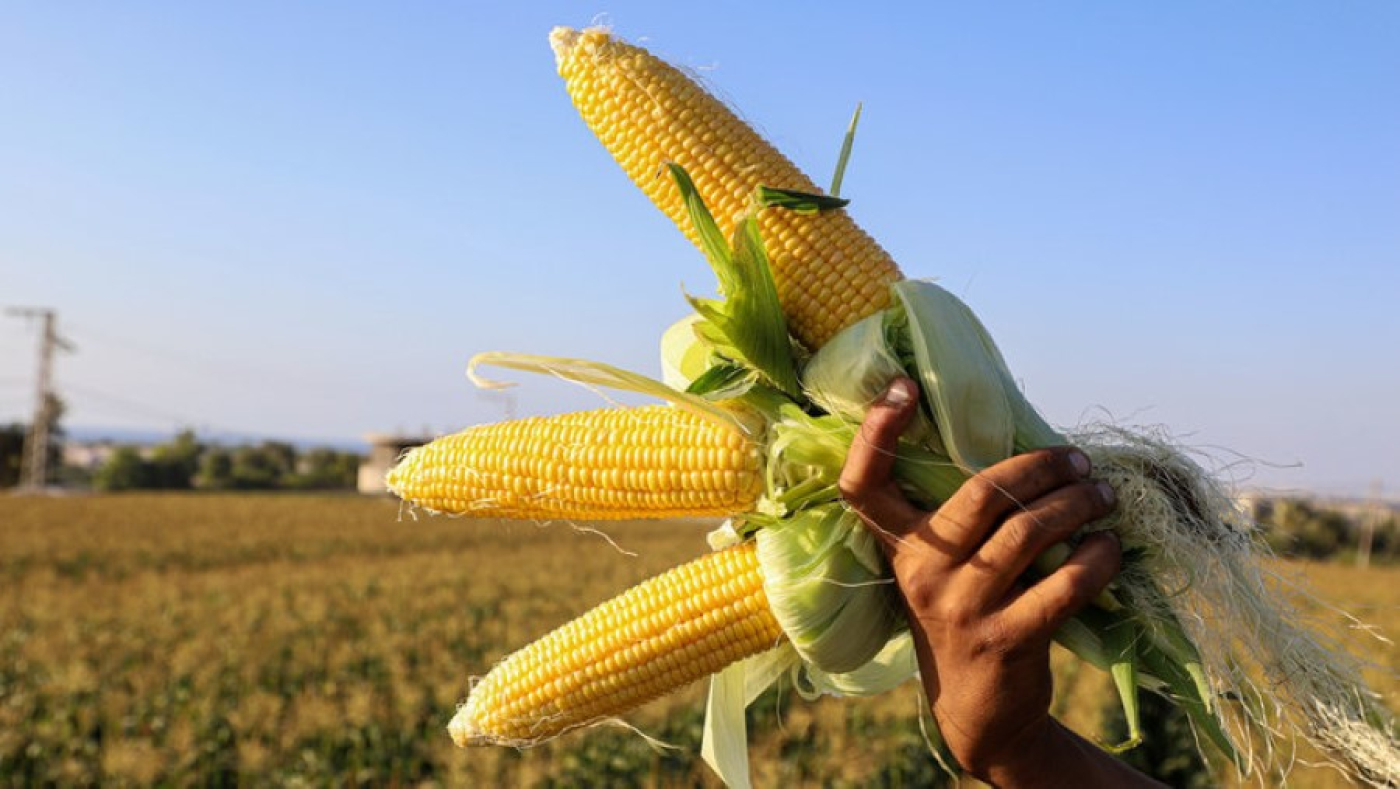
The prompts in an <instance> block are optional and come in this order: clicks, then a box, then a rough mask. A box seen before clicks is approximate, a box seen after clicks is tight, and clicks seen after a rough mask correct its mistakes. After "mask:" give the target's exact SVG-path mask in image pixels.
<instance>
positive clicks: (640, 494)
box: [387, 406, 762, 520]
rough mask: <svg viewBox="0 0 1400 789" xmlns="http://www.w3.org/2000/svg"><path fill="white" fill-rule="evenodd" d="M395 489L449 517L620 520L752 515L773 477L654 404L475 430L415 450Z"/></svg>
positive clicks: (733, 437) (712, 428) (729, 444)
mask: <svg viewBox="0 0 1400 789" xmlns="http://www.w3.org/2000/svg"><path fill="white" fill-rule="evenodd" d="M387 482H388V486H389V489H390V490H392V491H393V492H394V493H396V494H398V495H399V496H401V497H402V498H404V499H406V500H408V501H411V502H413V503H415V504H418V505H420V506H423V507H425V508H427V509H430V510H436V511H439V512H450V513H457V514H468V515H471V516H474V517H481V518H523V519H537V518H556V517H557V518H576V519H580V520H618V519H629V518H672V517H707V516H723V515H731V514H734V513H737V512H745V511H748V510H749V509H750V508H751V507H752V505H753V503H754V501H755V500H756V499H757V498H758V495H759V493H760V491H761V489H762V472H761V468H760V457H759V451H758V448H757V447H756V446H755V445H754V444H753V442H751V441H750V440H748V439H747V438H745V437H744V436H743V435H741V434H740V433H739V432H738V431H737V430H734V429H727V428H724V427H720V426H718V425H716V424H715V423H714V422H711V421H707V420H705V419H703V418H701V417H698V416H695V415H693V414H691V413H689V412H687V411H682V410H680V409H677V408H671V407H668V406H643V407H639V408H607V409H599V410H594V411H582V412H578V413H573V414H564V415H561V416H552V417H531V418H528V419H519V420H515V421H511V422H501V423H498V424H492V425H483V426H479V427H473V428H468V429H467V430H464V431H462V432H460V433H456V434H454V435H450V436H445V437H443V438H439V439H437V440H435V441H432V442H430V443H428V444H426V445H424V446H422V447H418V448H417V449H414V450H412V451H411V452H409V453H408V455H407V456H405V457H404V459H403V460H402V461H400V462H399V464H398V465H396V466H395V467H394V468H393V469H391V470H390V471H389V474H388V478H387Z"/></svg>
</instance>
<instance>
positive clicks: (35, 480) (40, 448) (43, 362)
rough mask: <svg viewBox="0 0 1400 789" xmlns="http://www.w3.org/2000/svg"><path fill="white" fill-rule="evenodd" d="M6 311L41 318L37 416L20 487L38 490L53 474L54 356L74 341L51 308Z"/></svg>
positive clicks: (26, 445)
mask: <svg viewBox="0 0 1400 789" xmlns="http://www.w3.org/2000/svg"><path fill="white" fill-rule="evenodd" d="M5 312H6V314H8V315H13V316H15V317H17V318H27V319H30V320H35V319H37V320H39V321H40V322H41V328H40V331H39V375H38V378H37V380H36V382H35V394H34V417H33V419H32V420H31V421H30V424H29V435H28V436H26V437H25V440H24V465H23V466H22V467H21V469H20V478H19V479H20V482H19V489H20V490H22V491H31V492H37V491H40V490H43V489H44V485H46V484H47V483H48V476H49V422H50V419H51V417H52V413H51V410H52V408H53V403H54V393H53V356H54V353H55V352H57V351H71V350H73V344H72V343H70V342H68V341H67V340H65V339H63V338H62V337H60V336H59V335H58V329H57V328H56V326H55V324H56V323H57V322H58V318H57V315H56V314H55V312H54V311H53V310H51V309H44V308H37V307H11V308H10V309H8V310H5Z"/></svg>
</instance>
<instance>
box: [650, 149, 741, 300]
mask: <svg viewBox="0 0 1400 789" xmlns="http://www.w3.org/2000/svg"><path fill="white" fill-rule="evenodd" d="M666 167H667V168H668V169H669V170H670V171H671V177H672V178H674V179H675V181H676V186H677V187H678V188H679V189H680V190H681V200H682V201H683V202H684V203H685V210H686V212H687V213H688V214H690V224H691V225H692V226H693V227H694V228H695V233H696V235H698V236H699V237H700V249H701V251H703V252H704V253H705V257H706V258H709V261H710V268H712V269H714V270H715V274H716V276H718V277H719V278H720V289H721V290H724V291H725V292H726V293H727V292H728V291H727V290H725V289H724V280H725V275H724V272H725V271H727V270H728V269H729V268H730V267H731V264H730V253H729V245H728V244H726V243H725V242H724V233H723V232H721V231H720V229H719V225H718V224H716V223H715V218H714V216H713V215H712V214H711V213H710V209H708V208H706V207H705V201H704V200H703V199H701V197H700V190H698V189H696V188H695V182H694V181H692V180H690V173H687V172H686V171H685V168H684V167H681V166H680V165H679V164H676V163H675V162H670V163H668V164H667V165H666Z"/></svg>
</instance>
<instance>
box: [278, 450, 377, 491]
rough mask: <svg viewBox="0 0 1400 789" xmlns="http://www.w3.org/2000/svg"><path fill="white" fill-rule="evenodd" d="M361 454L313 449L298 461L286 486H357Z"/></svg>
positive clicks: (317, 488)
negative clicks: (294, 471) (295, 469)
mask: <svg viewBox="0 0 1400 789" xmlns="http://www.w3.org/2000/svg"><path fill="white" fill-rule="evenodd" d="M359 471H360V456H359V455H357V454H355V453H353V452H339V451H336V450H334V449H325V448H320V449H312V450H310V451H308V452H306V453H304V454H303V455H302V456H301V458H300V459H299V460H298V461H297V471H296V473H294V474H292V475H291V476H290V477H288V478H287V483H286V487H288V488H296V489H299V490H345V489H352V488H354V487H355V482H356V477H357V476H358V474H359Z"/></svg>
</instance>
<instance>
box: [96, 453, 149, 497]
mask: <svg viewBox="0 0 1400 789" xmlns="http://www.w3.org/2000/svg"><path fill="white" fill-rule="evenodd" d="M153 482H154V478H153V476H152V473H151V465H150V464H149V463H147V462H146V460H145V459H144V458H142V457H141V453H140V452H138V451H137V450H136V448H135V447H118V448H117V450H116V451H115V452H113V453H112V456H111V457H109V458H107V462H106V463H103V464H102V466H101V467H100V468H98V469H97V472H96V473H95V474H93V476H92V486H93V487H95V488H97V489H98V490H106V491H123V490H144V489H146V488H149V487H151V486H152V483H153Z"/></svg>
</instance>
